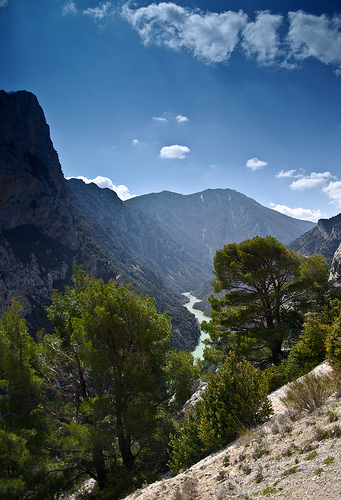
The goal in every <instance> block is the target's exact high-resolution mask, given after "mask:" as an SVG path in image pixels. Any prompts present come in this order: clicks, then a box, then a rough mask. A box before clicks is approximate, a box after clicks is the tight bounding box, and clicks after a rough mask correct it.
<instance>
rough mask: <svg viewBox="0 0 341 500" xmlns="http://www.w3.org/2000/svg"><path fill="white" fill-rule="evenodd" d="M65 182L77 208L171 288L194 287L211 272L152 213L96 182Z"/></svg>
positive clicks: (71, 180)
mask: <svg viewBox="0 0 341 500" xmlns="http://www.w3.org/2000/svg"><path fill="white" fill-rule="evenodd" d="M67 182H68V186H69V188H70V190H71V192H72V194H73V196H74V197H75V198H76V200H77V202H78V204H79V206H80V207H81V208H80V211H81V212H83V213H87V214H88V217H92V218H93V219H96V220H97V221H98V222H100V223H102V224H105V225H106V226H107V227H108V228H110V229H111V230H112V231H113V233H114V234H115V237H116V239H117V241H119V242H120V244H121V245H122V246H123V247H124V248H125V250H126V251H129V254H130V255H132V256H133V257H134V258H135V259H136V260H137V261H138V262H140V263H141V264H143V265H145V266H148V267H149V268H151V269H153V270H154V271H155V272H156V273H157V274H158V275H159V276H161V277H162V279H163V280H164V282H165V283H166V285H167V286H168V287H169V288H170V289H171V290H173V291H174V292H183V291H186V290H188V289H194V288H196V287H198V286H200V285H201V283H202V282H203V280H209V279H211V273H210V272H207V273H206V274H205V272H204V270H203V269H202V268H201V266H200V263H199V262H196V261H195V259H194V258H193V257H192V256H191V255H189V254H188V253H186V252H185V251H184V249H183V246H182V245H181V244H179V243H178V242H177V241H175V240H174V239H172V238H171V237H170V236H169V234H168V232H166V231H165V230H164V229H163V228H162V226H161V224H160V223H159V222H158V221H157V220H155V219H154V218H153V217H150V216H148V215H147V214H145V213H144V212H143V211H141V210H139V209H136V208H134V207H130V206H127V205H126V204H124V203H123V201H121V200H120V199H119V198H118V196H117V194H116V193H115V192H114V191H112V190H110V189H100V188H99V187H98V186H97V185H96V184H93V183H91V184H85V183H84V182H83V181H81V180H79V179H69V180H68V181H67ZM93 230H95V227H94V228H93ZM99 239H100V238H99Z"/></svg>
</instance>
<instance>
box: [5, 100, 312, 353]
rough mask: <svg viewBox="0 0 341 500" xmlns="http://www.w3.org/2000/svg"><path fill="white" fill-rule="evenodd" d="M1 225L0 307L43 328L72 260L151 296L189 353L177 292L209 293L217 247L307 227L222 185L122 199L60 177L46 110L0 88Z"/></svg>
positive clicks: (189, 320) (189, 325)
mask: <svg viewBox="0 0 341 500" xmlns="http://www.w3.org/2000/svg"><path fill="white" fill-rule="evenodd" d="M0 222H1V226H0V300H1V308H2V310H3V309H4V308H5V307H6V306H7V305H8V304H9V303H10V301H11V298H12V297H16V296H21V299H22V301H23V303H24V308H25V311H26V317H27V319H28V322H29V325H30V328H31V331H32V332H34V331H35V330H36V329H38V328H42V327H44V328H46V329H49V328H51V325H50V324H49V322H48V321H47V318H46V314H45V306H46V305H47V304H49V303H50V301H51V296H52V293H53V289H58V290H62V289H63V287H64V286H65V285H70V284H71V277H72V272H73V268H74V265H75V264H77V265H82V266H83V267H84V269H85V270H86V272H87V273H88V274H92V275H94V276H95V277H101V278H103V279H104V280H105V281H107V280H108V279H114V280H116V281H118V282H119V283H120V284H125V283H131V284H132V286H133V287H134V288H137V289H138V290H139V291H140V292H141V293H143V294H147V295H150V296H152V297H155V301H156V308H157V310H158V312H163V311H165V310H166V311H167V312H168V314H169V315H170V316H171V318H172V345H174V346H175V347H177V348H181V349H184V348H189V349H191V350H193V349H194V347H195V345H196V342H197V340H198V337H199V334H200V331H199V327H198V325H197V323H196V321H195V318H194V316H193V315H192V314H191V313H190V312H189V311H188V310H187V309H186V308H184V307H183V306H182V303H183V302H184V298H183V296H181V295H180V293H181V292H185V291H190V290H197V289H200V288H202V287H204V288H205V286H206V292H203V294H204V295H205V296H207V294H210V291H209V292H207V290H210V285H209V284H208V283H209V282H210V281H211V279H212V277H213V276H212V269H213V257H214V255H215V252H216V250H217V249H218V248H222V246H223V245H224V244H226V243H229V242H232V241H237V242H239V241H242V240H244V239H246V238H251V237H253V236H256V235H259V236H266V235H268V234H271V235H273V236H276V237H277V238H278V239H279V240H280V241H282V242H283V243H288V242H289V241H292V240H293V239H295V238H297V237H298V236H300V235H301V234H302V233H304V232H306V231H307V230H309V229H310V228H312V227H313V224H312V223H310V222H306V221H298V220H296V219H292V218H290V217H287V216H285V215H282V214H280V213H278V212H275V211H273V210H270V209H268V208H265V207H263V206H261V205H260V204H259V203H257V202H256V201H254V200H252V199H250V198H248V197H246V196H244V195H242V194H241V193H237V192H236V191H232V190H230V189H209V190H207V191H203V192H202V193H196V194H193V195H180V194H176V193H170V192H167V191H164V192H162V193H158V194H150V195H144V196H140V197H137V198H133V199H131V200H128V201H125V202H122V201H121V200H120V199H119V198H118V196H117V195H116V193H114V192H113V191H111V190H109V189H100V188H99V187H98V186H96V185H95V184H85V183H84V182H83V181H80V180H76V179H70V180H68V181H66V180H65V179H64V176H63V173H62V170H61V166H60V163H59V159H58V155H57V152H56V151H55V149H54V148H53V144H52V141H51V138H50V130H49V127H48V125H47V123H46V120H45V116H44V112H43V110H42V109H41V107H40V105H39V103H38V100H37V98H36V97H35V96H34V95H33V94H31V93H29V92H25V91H20V92H15V93H9V94H8V93H6V92H4V91H0ZM204 288H202V290H204Z"/></svg>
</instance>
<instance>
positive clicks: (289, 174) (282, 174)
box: [276, 170, 296, 179]
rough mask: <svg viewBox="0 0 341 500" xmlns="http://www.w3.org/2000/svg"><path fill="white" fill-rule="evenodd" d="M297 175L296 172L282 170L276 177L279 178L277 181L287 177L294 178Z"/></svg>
mask: <svg viewBox="0 0 341 500" xmlns="http://www.w3.org/2000/svg"><path fill="white" fill-rule="evenodd" d="M295 173H296V170H286V171H284V170H280V171H279V172H277V174H276V177H277V179H282V178H286V177H294V176H295Z"/></svg>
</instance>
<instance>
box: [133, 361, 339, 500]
mask: <svg viewBox="0 0 341 500" xmlns="http://www.w3.org/2000/svg"><path fill="white" fill-rule="evenodd" d="M326 369H327V370H328V365H325V364H323V365H321V366H320V367H318V368H317V371H322V372H324V371H325V370H326ZM278 393H282V394H283V395H284V393H285V388H282V389H281V390H279V391H276V392H275V393H273V394H272V395H270V399H271V400H272V402H273V405H274V409H275V415H274V417H273V418H271V419H270V420H269V421H268V422H267V423H266V424H265V425H262V426H261V427H258V428H256V429H254V430H249V431H247V432H245V435H244V436H243V437H241V438H239V439H238V440H237V441H235V442H233V443H231V444H230V445H229V446H227V447H226V448H225V449H224V450H222V451H221V452H218V453H215V454H213V455H210V456H209V457H207V458H205V459H203V460H201V461H200V462H198V463H197V464H195V465H193V466H192V467H191V468H189V469H188V470H186V471H184V472H183V473H181V474H178V475H177V476H175V477H174V478H170V479H164V480H162V481H159V482H157V483H154V484H152V485H150V486H148V487H146V488H144V489H141V490H138V491H136V492H135V493H133V494H131V495H129V496H128V497H126V498H127V499H129V500H135V499H138V500H159V499H160V498H162V499H163V500H174V499H179V500H196V499H198V500H199V499H200V500H227V499H232V498H238V499H241V500H250V499H251V498H252V499H255V500H261V499H264V498H269V499H274V500H311V499H312V498H316V499H323V500H336V499H339V498H341V425H340V420H341V400H340V398H339V397H338V396H337V395H334V396H332V397H330V399H329V400H328V401H327V402H326V404H324V405H323V406H321V407H320V408H318V409H317V410H315V411H314V412H312V413H305V412H304V413H302V414H298V413H296V412H294V411H293V410H287V409H285V407H284V406H283V405H281V404H280V402H279V401H278ZM331 412H332V413H331ZM330 415H332V416H333V418H332V419H331V418H330Z"/></svg>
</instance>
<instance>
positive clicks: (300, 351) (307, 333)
mask: <svg viewBox="0 0 341 500" xmlns="http://www.w3.org/2000/svg"><path fill="white" fill-rule="evenodd" d="M323 321H324V319H323V317H322V315H321V314H318V313H313V314H308V315H307V318H306V321H305V323H304V325H303V334H302V335H301V340H300V341H299V342H298V343H297V344H296V345H294V347H293V348H292V349H291V351H290V353H289V356H288V357H287V359H285V360H284V361H283V363H282V364H281V369H282V371H283V372H284V374H285V375H286V377H287V379H288V380H294V379H296V378H297V377H300V376H302V375H305V374H306V373H308V372H310V371H311V370H312V369H313V368H315V366H317V365H318V364H320V363H322V362H323V361H324V360H325V359H326V345H325V344H326V339H327V337H328V335H329V330H330V326H329V325H326V324H323Z"/></svg>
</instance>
